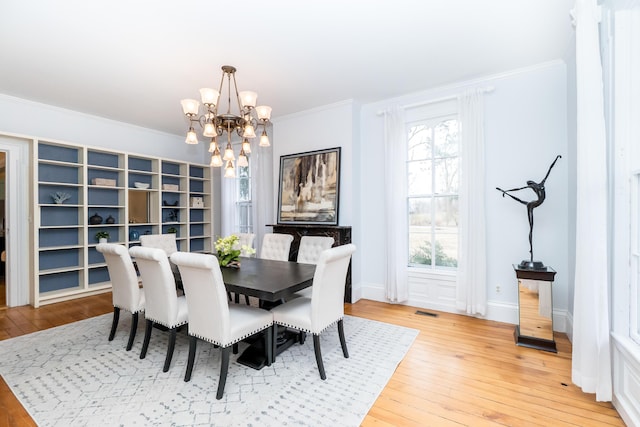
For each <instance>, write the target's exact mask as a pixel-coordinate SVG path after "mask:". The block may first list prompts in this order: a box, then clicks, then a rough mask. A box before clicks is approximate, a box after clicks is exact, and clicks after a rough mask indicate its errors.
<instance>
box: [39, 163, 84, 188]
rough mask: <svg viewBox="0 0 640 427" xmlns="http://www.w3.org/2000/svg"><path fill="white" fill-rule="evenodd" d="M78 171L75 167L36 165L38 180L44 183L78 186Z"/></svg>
mask: <svg viewBox="0 0 640 427" xmlns="http://www.w3.org/2000/svg"><path fill="white" fill-rule="evenodd" d="M78 172H79V169H78V168H76V167H69V166H60V165H48V164H46V163H41V164H39V165H38V180H39V181H46V182H65V183H68V184H78V182H79V178H78Z"/></svg>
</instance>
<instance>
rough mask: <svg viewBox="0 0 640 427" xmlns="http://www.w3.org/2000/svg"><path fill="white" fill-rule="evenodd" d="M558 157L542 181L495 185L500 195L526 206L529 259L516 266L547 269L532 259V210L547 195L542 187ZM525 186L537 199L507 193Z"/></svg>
mask: <svg viewBox="0 0 640 427" xmlns="http://www.w3.org/2000/svg"><path fill="white" fill-rule="evenodd" d="M560 158H562V156H560V155H558V156H556V159H555V160H554V161H553V163H551V166H549V170H548V171H547V174H546V175H545V176H544V178H543V179H542V181H540V182H539V183H538V182H535V181H527V185H526V186H525V187H520V188H512V189H511V190H503V189H502V188H499V187H496V190H498V191H502V197H504V196H509V197H511V198H512V199H513V200H515V201H517V202H520V203H522V204H523V205H526V206H527V216H528V217H529V254H530V259H529V261H527V260H523V261H522V262H521V263H520V264H519V265H518V268H522V269H529V270H546V269H547V267H545V266H544V264H543V263H542V262H540V261H534V260H533V210H534V209H535V208H537V207H538V206H540V205H541V204H542V202H544V199H545V198H546V196H547V195H546V192H545V188H544V183H545V182H546V180H547V178H548V177H549V174H550V173H551V169H553V167H554V166H555V164H556V162H557V161H558V159H560ZM527 188H530V189H532V190H533V191H534V192H535V193H536V196H537V199H535V200H531V201H529V202H527V201H524V200H521V199H519V198H517V197H516V196H514V195H512V194H509V193H510V192H512V191H520V190H524V189H527Z"/></svg>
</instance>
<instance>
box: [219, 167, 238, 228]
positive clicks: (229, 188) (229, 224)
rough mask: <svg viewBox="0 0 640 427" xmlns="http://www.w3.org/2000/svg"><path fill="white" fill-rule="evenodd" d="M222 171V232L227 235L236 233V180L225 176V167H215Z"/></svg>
mask: <svg viewBox="0 0 640 427" xmlns="http://www.w3.org/2000/svg"><path fill="white" fill-rule="evenodd" d="M213 170H214V171H216V170H217V171H218V172H219V173H220V203H221V204H222V206H220V233H221V234H222V236H214V238H215V239H217V238H218V237H225V236H228V235H230V234H233V233H236V230H237V228H236V201H237V200H236V198H237V195H236V180H235V179H232V178H225V177H224V167H221V168H214V169H213Z"/></svg>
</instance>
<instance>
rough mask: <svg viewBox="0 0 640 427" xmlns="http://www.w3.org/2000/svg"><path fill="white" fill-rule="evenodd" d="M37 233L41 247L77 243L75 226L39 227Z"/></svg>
mask: <svg viewBox="0 0 640 427" xmlns="http://www.w3.org/2000/svg"><path fill="white" fill-rule="evenodd" d="M38 234H39V236H40V237H39V241H40V247H41V248H49V247H52V246H72V245H78V244H79V238H78V229H75V228H71V229H65V228H53V229H40V230H39V232H38Z"/></svg>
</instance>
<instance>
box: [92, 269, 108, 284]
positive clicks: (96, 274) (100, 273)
mask: <svg viewBox="0 0 640 427" xmlns="http://www.w3.org/2000/svg"><path fill="white" fill-rule="evenodd" d="M110 280H111V278H110V277H109V270H107V267H97V268H92V269H90V270H89V284H90V285H92V284H95V283H102V282H109V281H110Z"/></svg>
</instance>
